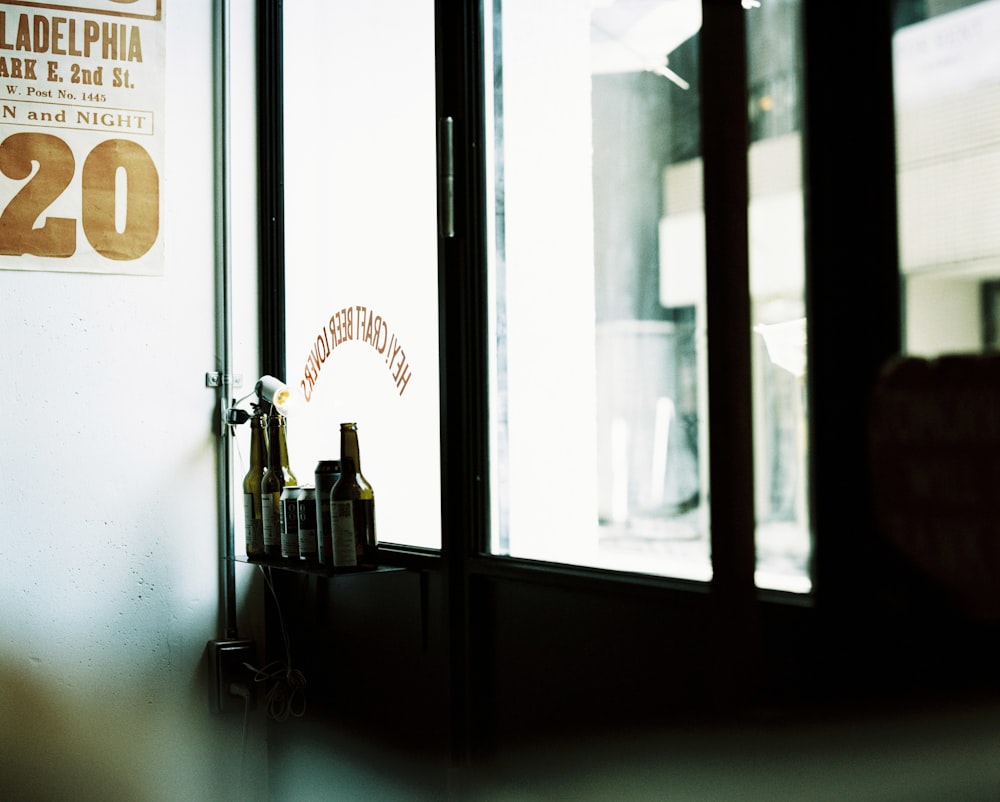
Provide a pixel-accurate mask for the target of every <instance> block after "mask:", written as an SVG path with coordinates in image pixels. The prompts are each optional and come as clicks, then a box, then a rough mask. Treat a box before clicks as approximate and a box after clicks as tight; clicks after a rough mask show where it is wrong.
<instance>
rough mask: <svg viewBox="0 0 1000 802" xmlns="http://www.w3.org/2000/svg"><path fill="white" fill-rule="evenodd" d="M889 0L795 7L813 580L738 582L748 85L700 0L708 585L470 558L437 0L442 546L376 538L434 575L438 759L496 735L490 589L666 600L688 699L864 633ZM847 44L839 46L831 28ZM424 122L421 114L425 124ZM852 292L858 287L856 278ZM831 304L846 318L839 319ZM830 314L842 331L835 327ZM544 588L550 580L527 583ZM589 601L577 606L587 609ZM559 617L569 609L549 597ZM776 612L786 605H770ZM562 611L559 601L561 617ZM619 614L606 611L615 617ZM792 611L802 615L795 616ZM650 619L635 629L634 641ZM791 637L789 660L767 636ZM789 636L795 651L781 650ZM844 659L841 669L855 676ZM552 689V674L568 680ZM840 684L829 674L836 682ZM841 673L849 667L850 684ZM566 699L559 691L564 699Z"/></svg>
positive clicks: (472, 154)
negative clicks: (683, 656) (694, 629)
mask: <svg viewBox="0 0 1000 802" xmlns="http://www.w3.org/2000/svg"><path fill="white" fill-rule="evenodd" d="M892 5H893V4H892V2H890V0H884V1H883V0H878V2H874V3H871V4H829V3H803V11H802V24H803V42H804V51H805V68H804V87H805V88H804V92H803V95H804V98H803V104H804V105H803V115H804V118H803V119H804V124H803V129H804V131H803V133H804V137H803V143H804V165H803V168H804V172H803V175H804V185H805V209H806V271H807V278H806V288H807V291H806V296H807V297H806V305H807V314H808V320H809V335H810V336H809V342H808V361H809V365H810V371H809V376H808V384H807V393H808V404H809V409H810V420H809V453H810V454H811V461H810V468H809V470H810V482H809V485H810V488H811V504H810V507H811V510H812V517H813V531H814V538H815V542H814V550H813V572H812V573H813V582H814V586H813V592H812V593H811V594H809V595H808V596H802V595H800V594H786V593H781V592H777V591H766V590H761V589H758V588H756V586H755V583H754V570H755V553H754V509H753V485H752V476H753V463H752V458H753V444H752V434H751V422H750V412H751V410H750V386H751V383H750V380H749V376H750V350H749V338H748V337H747V332H748V331H749V291H748V288H747V270H746V264H747V235H746V226H747V219H746V201H747V183H746V182H747V174H746V173H747V171H746V158H747V144H748V141H747V137H748V121H747V103H746V97H747V87H746V57H745V32H744V31H745V23H744V21H743V19H744V18H743V14H744V12H743V9H742V7H741V3H740V2H739V0H703V27H702V32H701V45H700V53H701V71H702V72H701V83H702V121H701V122H702V136H703V152H704V169H705V176H704V177H705V216H706V228H707V232H708V234H707V249H706V251H707V252H706V261H707V271H708V272H707V287H708V303H709V319H708V327H709V339H710V342H711V343H712V354H713V356H710V362H709V382H710V387H711V388H712V391H711V393H710V398H711V401H710V404H711V406H710V427H711V429H710V431H711V436H710V442H711V443H712V447H711V448H712V450H711V454H710V464H711V466H712V467H711V471H712V473H711V486H712V507H711V515H712V521H713V526H712V535H711V547H712V560H713V569H714V570H713V573H714V578H713V580H712V582H711V583H709V584H707V585H706V584H704V583H695V582H686V581H683V580H677V579H671V578H667V577H655V576H648V575H638V574H625V573H620V572H613V571H605V570H599V569H589V568H583V567H578V566H571V565H557V564H548V563H539V562H535V561H530V560H521V559H516V558H510V557H502V556H494V555H489V554H488V533H489V531H490V527H489V514H490V505H489V495H488V492H489V481H488V476H489V469H490V465H489V449H488V436H489V429H488V427H489V425H490V424H489V421H490V417H489V414H488V412H489V399H488V391H487V388H488V342H487V325H486V321H487V314H486V305H487V287H486V260H487V256H488V255H487V253H486V248H487V241H486V236H485V231H486V221H485V214H486V203H485V193H486V192H487V191H489V188H488V187H487V186H486V169H485V166H486V158H487V154H486V152H485V143H486V141H487V138H486V136H485V133H486V132H485V117H484V108H485V107H484V103H485V101H486V91H485V76H484V74H483V69H484V63H483V58H482V54H483V40H482V37H483V35H484V31H489V30H490V28H491V26H492V20H488V19H487V20H484V19H483V14H484V10H483V6H482V4H481V3H480V2H476V0H457V1H451V2H443V0H442V1H439V2H438V3H437V4H436V10H435V15H436V24H435V31H436V52H437V70H438V82H437V95H436V104H437V107H436V110H435V118H436V120H441V119H444V118H451V119H452V120H453V124H454V143H455V151H454V164H455V182H454V186H455V208H456V225H455V228H456V234H455V236H453V237H443V238H442V239H441V240H440V247H439V256H438V259H439V263H438V281H439V298H440V310H441V311H440V360H441V361H440V364H441V465H442V477H441V487H442V498H441V511H442V541H441V549H440V552H436V551H434V550H420V549H407V548H398V549H396V548H386V549H384V551H385V555H386V557H385V559H386V561H387V562H389V563H393V564H397V565H401V566H405V567H409V568H412V569H414V570H418V571H421V572H430V573H433V574H436V575H437V576H439V577H440V581H441V583H442V588H443V598H444V600H445V601H444V608H443V611H442V613H441V615H442V618H443V621H444V623H443V626H444V628H445V630H446V650H447V659H448V688H449V712H448V715H449V719H450V731H451V735H452V738H451V743H452V753H453V757H455V758H456V759H465V758H467V756H468V755H469V754H470V752H471V751H474V750H475V749H476V748H477V747H479V746H481V745H482V744H483V743H484V742H485V741H488V740H489V739H490V737H491V735H495V733H496V730H497V727H498V726H499V725H498V724H497V718H498V716H500V715H501V712H502V711H498V710H497V704H493V705H490V704H486V705H485V706H484V703H483V702H482V701H481V700H482V699H483V698H495V696H494V697H489V695H488V694H487V695H486V696H485V697H484V694H483V691H484V688H485V689H486V690H490V689H493V690H495V689H496V687H497V684H498V683H499V682H502V679H503V678H498V677H497V676H496V674H497V672H498V671H499V670H500V669H498V668H497V663H496V661H495V658H496V656H497V655H496V650H497V648H498V646H497V644H498V643H499V642H500V639H501V636H502V631H501V630H502V626H503V622H502V620H501V618H502V612H498V610H499V609H500V607H501V606H502V604H503V602H504V600H505V599H507V598H513V597H515V596H517V594H520V593H522V592H523V593H524V594H525V598H527V597H528V596H530V594H531V593H532V592H536V591H538V589H543V590H544V589H551V590H552V592H553V593H563V594H568V595H569V596H572V598H573V600H574V602H573V603H574V605H575V606H574V607H572V608H571V609H573V610H574V611H576V610H578V612H579V616H580V619H581V620H585V619H586V618H587V616H588V615H593V614H594V613H595V612H596V611H597V606H598V605H600V604H602V603H604V601H605V600H607V599H609V598H614V599H624V600H625V601H626V604H625V606H624V607H623V610H624V609H628V610H640V609H646V608H655V609H665V608H668V607H669V608H671V609H674V608H677V609H683V610H693V611H695V612H694V613H693V615H695V616H696V617H698V618H699V620H704V621H706V622H708V623H709V631H708V632H707V634H706V636H705V638H704V642H703V643H700V644H699V645H697V648H702V649H704V652H705V655H704V658H703V664H704V666H705V667H706V668H707V671H708V674H709V676H708V677H707V679H706V683H705V688H706V695H707V697H709V698H710V699H714V700H716V701H718V702H722V703H726V704H728V703H734V702H739V701H740V700H746V699H748V698H750V697H754V696H757V695H758V694H759V693H760V691H761V688H762V686H769V685H770V684H771V680H772V678H774V677H776V676H779V675H781V676H784V675H785V674H784V672H785V670H786V668H787V666H788V664H789V662H790V661H791V662H796V663H797V664H801V666H802V668H801V669H799V668H796V669H794V671H799V670H801V672H802V675H803V677H804V678H803V677H799V678H798V679H797V680H796V681H798V682H800V683H801V684H803V685H810V686H815V685H816V684H822V683H823V682H824V678H825V677H827V674H826V672H825V671H823V670H822V668H821V666H823V665H824V661H826V660H827V659H828V658H829V656H830V655H832V654H837V653H838V650H839V649H840V648H841V647H845V646H846V648H847V649H848V653H849V654H857V652H858V649H859V648H862V646H861V645H860V644H868V645H870V644H871V643H872V642H874V641H876V640H877V637H878V635H877V633H876V632H875V630H876V629H877V624H876V623H874V621H873V617H872V615H871V613H872V609H873V605H875V604H877V602H876V601H875V599H876V596H877V592H878V587H879V577H878V571H879V569H880V565H881V562H880V558H879V554H878V550H877V539H876V537H875V535H874V525H873V522H872V500H871V497H870V485H869V482H868V477H867V473H866V465H867V441H866V430H867V405H868V399H869V396H870V393H871V390H872V387H873V386H874V382H875V380H876V377H877V375H878V371H879V369H880V367H881V366H882V364H883V363H884V362H885V360H886V359H888V358H889V357H891V356H892V355H893V354H895V353H897V352H898V351H899V348H900V330H901V327H900V305H899V304H900V302H899V272H898V252H897V240H896V196H895V140H894V111H893V102H892V53H891V34H892V24H891V23H892V19H891V17H892ZM257 35H258V50H259V53H260V59H259V62H258V100H259V127H258V140H259V142H258V147H259V149H260V150H259V153H260V157H259V164H260V183H259V189H260V194H259V204H260V206H259V219H260V221H261V223H260V286H261V288H262V291H261V306H260V328H261V343H262V368H263V370H264V372H265V373H273V374H274V375H279V376H281V375H284V374H285V367H286V366H285V342H284V325H283V315H284V301H285V298H284V271H285V264H284V239H283V237H284V233H283V232H284V229H283V216H284V204H283V194H282V192H283V177H282V171H283V158H282V125H283V116H282V92H281V86H282V69H281V54H282V36H283V31H282V23H281V2H280V0H258V1H257ZM845 41H850V42H851V56H850V57H849V58H845V57H844V50H843V42H845ZM429 120H430V118H429ZM859 287H860V288H864V290H863V291H860V290H859V289H858V288H859ZM848 310H849V311H848ZM847 315H849V317H850V323H851V325H849V326H845V325H844V323H845V321H844V318H845V316H847ZM546 592H547V590H546ZM590 605H593V607H591V606H590ZM567 609H570V608H567ZM789 610H797V611H799V612H795V613H793V614H792V619H789V618H788V616H789V612H788V611H789ZM573 615H577V613H576V612H574V613H573ZM622 615H623V616H624V615H625V613H623V614H622ZM802 616H805V617H804V618H803V617H802ZM654 626H655V625H654V624H650V623H648V622H646V623H641V624H638V625H636V627H637V630H636V631H637V633H638V634H637V635H636V638H635V639H634V640H629V641H628V642H629V643H630V644H631V643H638V642H639V641H640V640H641V639H642V637H643V634H642V633H643V632H647V631H651V630H652V629H653V627H654ZM793 630H794V631H796V632H798V633H800V634H801V633H804V632H807V633H808V635H809V637H808V639H807V640H804V641H800V642H799V647H800V653H798V654H793V651H794V650H793V649H792V648H791V647H789V646H788V644H787V643H784V642H783V639H784V638H785V637H786V635H787V633H788V632H790V631H793ZM799 647H797V648H799ZM861 674H863V671H860V670H859V672H858V674H856V675H855V676H856V677H860V675H861ZM567 681H569V680H567ZM838 681H840V682H841V683H842V684H843V685H844V687H846V685H847V684H849V683H848V681H847V680H846V679H845V678H844V677H841V678H840V679H839V680H838ZM858 681H863V679H862V678H859V679H858ZM567 704H569V703H567Z"/></svg>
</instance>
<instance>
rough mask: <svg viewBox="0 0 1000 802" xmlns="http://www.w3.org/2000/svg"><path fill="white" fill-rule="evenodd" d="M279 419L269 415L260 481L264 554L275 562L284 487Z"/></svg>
mask: <svg viewBox="0 0 1000 802" xmlns="http://www.w3.org/2000/svg"><path fill="white" fill-rule="evenodd" d="M280 418H281V416H280V415H278V414H277V413H276V412H274V411H272V412H271V413H270V414H269V415H268V416H267V469H266V470H265V471H264V475H263V476H262V477H261V480H260V502H261V518H262V519H263V522H264V525H263V532H264V554H265V555H266V556H267V557H270V558H275V559H281V491H282V490H284V488H285V478H284V473H283V471H282V468H281V434H280V432H281V421H280Z"/></svg>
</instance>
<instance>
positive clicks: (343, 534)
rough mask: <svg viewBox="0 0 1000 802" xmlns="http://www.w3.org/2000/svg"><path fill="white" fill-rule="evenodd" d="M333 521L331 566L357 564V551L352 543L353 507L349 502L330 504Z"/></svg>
mask: <svg viewBox="0 0 1000 802" xmlns="http://www.w3.org/2000/svg"><path fill="white" fill-rule="evenodd" d="M330 517H331V519H332V521H333V564H334V566H336V567H344V566H354V565H357V564H358V550H357V545H356V544H355V541H354V505H353V504H352V503H351V501H350V500H348V501H337V500H332V501H331V502H330Z"/></svg>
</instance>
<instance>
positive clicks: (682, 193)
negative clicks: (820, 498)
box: [487, 0, 810, 590]
mask: <svg viewBox="0 0 1000 802" xmlns="http://www.w3.org/2000/svg"><path fill="white" fill-rule="evenodd" d="M744 6H745V7H746V8H747V9H748V20H747V24H748V35H749V37H750V47H749V52H750V54H751V63H750V64H749V65H748V66H749V73H750V76H751V82H752V84H753V86H752V87H751V95H752V98H751V101H752V102H751V107H750V118H749V122H750V125H751V129H752V134H753V136H752V139H753V146H752V149H751V153H750V163H751V167H750V170H751V190H752V194H753V200H752V203H751V208H750V210H749V214H750V237H751V284H752V287H753V293H754V297H753V311H754V322H755V324H757V325H756V326H755V330H754V331H752V332H748V333H747V336H748V337H750V338H752V344H753V347H754V349H755V350H754V353H755V360H754V362H755V387H754V393H755V395H754V403H755V416H756V417H755V420H756V424H755V448H756V453H757V477H756V485H757V487H758V504H757V508H758V520H759V522H760V528H759V530H758V533H757V534H758V554H759V558H760V559H759V570H758V582H759V583H760V584H762V585H766V586H769V587H782V588H788V589H792V590H808V589H809V586H810V585H809V579H808V571H807V568H806V564H807V562H808V553H809V547H810V537H809V528H808V511H807V510H806V508H805V504H806V492H805V486H804V481H805V479H804V477H805V460H806V453H805V437H804V433H805V423H804V420H805V418H804V416H805V409H804V393H805V391H804V359H805V353H804V352H805V349H804V337H805V328H804V314H805V312H804V302H803V274H804V268H803V256H802V253H803V242H802V232H803V223H802V191H801V171H800V167H799V160H800V142H799V127H800V126H799V117H800V115H799V104H798V92H799V86H800V80H799V69H800V63H801V60H800V58H799V47H798V44H799V42H800V38H799V35H798V24H799V18H798V0H795V1H794V2H793V1H792V0H787V1H785V2H780V1H779V0H771V2H765V3H764V4H760V3H744ZM700 27H701V4H700V2H699V1H698V0H617V1H615V0H558V1H557V2H547V3H545V4H538V3H533V2H528V1H527V0H503V2H502V5H501V4H500V3H499V2H496V3H495V5H494V31H493V34H494V35H493V38H492V41H491V42H490V44H491V45H492V48H493V49H492V52H491V53H490V54H489V58H490V59H491V69H488V70H487V74H488V75H493V76H494V79H495V85H494V92H495V100H494V103H493V104H492V106H491V107H490V111H491V113H492V114H493V120H492V123H493V125H492V127H491V130H492V131H493V132H494V136H495V141H494V142H493V143H492V144H493V149H492V151H493V154H494V157H495V158H494V160H493V169H494V171H495V175H494V176H493V183H494V185H495V186H496V196H495V198H494V200H495V210H494V211H495V215H494V217H493V220H494V223H495V228H494V231H493V232H492V233H493V235H494V237H493V238H494V242H495V246H496V247H495V251H496V258H495V259H494V261H493V263H492V265H491V269H492V274H491V279H492V287H493V291H494V298H493V301H494V306H493V308H494V314H495V319H494V332H493V333H494V337H495V339H494V345H495V349H494V356H495V360H496V361H495V365H494V383H493V387H492V388H491V389H492V392H491V400H492V405H493V409H492V414H493V416H494V419H493V432H494V443H493V447H494V465H495V466H496V469H495V470H494V477H493V478H494V482H495V487H494V500H495V503H494V530H493V539H492V551H493V552H494V553H499V554H510V555H513V556H517V557H525V558H538V559H545V560H553V561H557V562H566V563H573V564H581V565H592V566H597V567H602V568H612V569H621V570H630V571H641V572H645V573H654V574H663V575H669V576H677V577H682V578H689V579H696V580H707V579H710V578H711V576H712V568H711V559H710V555H709V508H708V501H709V492H708V491H709V481H708V477H709V466H708V462H707V457H708V436H709V435H708V420H707V407H708V404H707V401H708V392H709V388H708V386H707V360H708V351H707V342H706V336H705V325H706V308H705V280H704V275H705V273H704V271H705V255H704V253H705V248H704V240H705V227H704V214H703V205H702V163H701V139H700V124H699V104H700V96H699V90H698V69H699V67H698V39H699V37H698V32H699V30H700ZM748 481H749V477H748Z"/></svg>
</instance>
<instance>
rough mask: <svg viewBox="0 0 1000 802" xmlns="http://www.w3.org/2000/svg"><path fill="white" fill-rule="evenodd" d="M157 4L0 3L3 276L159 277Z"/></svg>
mask: <svg viewBox="0 0 1000 802" xmlns="http://www.w3.org/2000/svg"><path fill="white" fill-rule="evenodd" d="M165 2H166V0H76V2H66V3H44V2H17V3H7V2H3V3H0V269H4V270H46V271H61V272H85V273H127V274H140V275H160V274H162V273H163V261H164V249H163V241H164V232H163V160H164V150H165V149H164V120H163V109H164V75H165V52H164V43H165V38H166V37H165V32H164V18H163V14H164V9H163V6H164V3H165Z"/></svg>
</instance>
